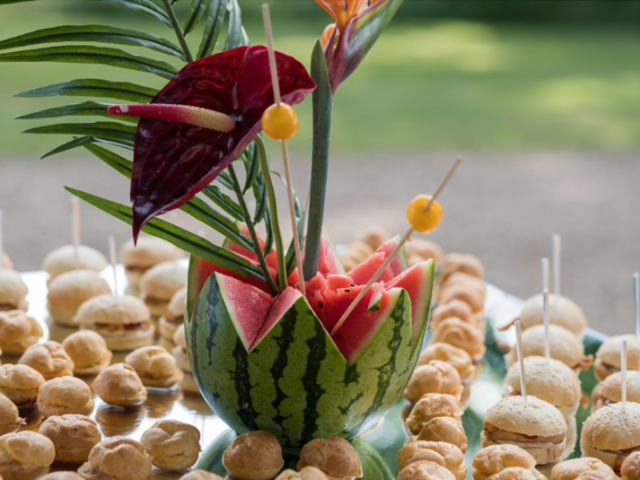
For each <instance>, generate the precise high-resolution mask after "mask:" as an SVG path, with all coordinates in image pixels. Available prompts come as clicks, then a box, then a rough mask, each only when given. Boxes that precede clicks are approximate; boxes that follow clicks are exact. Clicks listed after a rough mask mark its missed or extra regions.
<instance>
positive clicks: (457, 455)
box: [398, 441, 467, 480]
mask: <svg viewBox="0 0 640 480" xmlns="http://www.w3.org/2000/svg"><path fill="white" fill-rule="evenodd" d="M423 460H425V461H429V462H435V463H437V464H438V465H440V466H442V467H444V468H446V469H447V470H449V471H450V472H451V473H453V475H454V477H456V480H464V478H465V477H466V476H467V466H466V465H465V464H464V454H463V453H462V451H461V450H460V449H459V448H458V447H456V446H455V445H451V444H450V443H446V442H425V441H416V442H411V443H408V444H407V445H405V446H404V447H403V448H402V449H400V451H399V452H398V469H399V470H400V471H402V470H404V469H405V468H407V466H409V465H410V464H412V463H415V462H419V461H423Z"/></svg>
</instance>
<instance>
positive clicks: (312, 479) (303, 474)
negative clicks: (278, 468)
mask: <svg viewBox="0 0 640 480" xmlns="http://www.w3.org/2000/svg"><path fill="white" fill-rule="evenodd" d="M181 480H182V479H181ZM194 480H195V479H194ZM276 480H329V479H328V477H327V476H326V475H325V474H324V472H323V471H322V470H320V469H319V468H316V467H304V468H303V469H301V470H300V471H299V472H296V471H295V470H291V469H289V468H288V469H286V470H283V471H282V472H280V475H278V476H277V477H276Z"/></svg>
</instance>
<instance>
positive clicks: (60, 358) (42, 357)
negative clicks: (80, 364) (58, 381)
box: [18, 340, 74, 380]
mask: <svg viewBox="0 0 640 480" xmlns="http://www.w3.org/2000/svg"><path fill="white" fill-rule="evenodd" d="M18 364H20V365H28V366H30V367H31V368H33V369H34V370H37V371H38V372H40V373H41V374H42V376H43V377H44V379H45V380H51V379H52V378H57V377H64V376H72V375H73V368H74V365H73V360H71V357H69V355H68V354H67V352H66V351H65V349H64V348H63V347H62V345H60V344H59V343H58V342H54V341H51V340H50V341H48V342H44V343H36V344H35V345H32V346H30V347H29V348H27V350H26V351H25V352H24V353H23V354H22V356H21V357H20V360H19V361H18Z"/></svg>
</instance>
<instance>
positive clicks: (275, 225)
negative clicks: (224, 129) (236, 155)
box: [255, 135, 288, 290]
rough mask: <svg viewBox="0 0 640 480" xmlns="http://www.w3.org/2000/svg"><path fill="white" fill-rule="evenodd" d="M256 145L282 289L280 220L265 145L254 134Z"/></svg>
mask: <svg viewBox="0 0 640 480" xmlns="http://www.w3.org/2000/svg"><path fill="white" fill-rule="evenodd" d="M255 142H256V147H257V148H258V157H259V158H260V169H261V170H262V177H263V179H264V188H266V189H267V200H268V202H269V214H270V215H271V230H272V233H273V239H274V242H275V244H276V254H277V255H278V284H279V285H280V288H281V289H282V290H284V289H285V288H287V286H288V283H287V261H286V259H285V252H284V243H282V232H281V231H280V220H279V218H278V203H277V202H276V194H275V191H274V189H273V182H272V181H271V173H270V170H269V162H268V161H267V147H266V146H265V144H264V140H262V137H260V135H257V136H256V140H255Z"/></svg>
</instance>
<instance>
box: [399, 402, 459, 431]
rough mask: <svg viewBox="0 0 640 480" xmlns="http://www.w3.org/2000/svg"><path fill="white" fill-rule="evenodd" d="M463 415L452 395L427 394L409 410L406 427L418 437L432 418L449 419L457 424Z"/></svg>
mask: <svg viewBox="0 0 640 480" xmlns="http://www.w3.org/2000/svg"><path fill="white" fill-rule="evenodd" d="M463 413H464V411H463V409H462V405H460V402H459V401H458V399H457V398H456V397H454V396H453V395H446V394H442V393H427V394H426V395H424V396H423V397H422V398H421V399H420V400H418V402H417V403H416V404H415V406H414V407H413V409H412V410H411V414H410V415H409V418H407V421H406V426H407V428H408V429H409V431H410V432H411V433H413V434H414V435H418V434H419V433H420V432H421V431H422V429H423V428H424V427H425V425H426V424H427V422H428V421H429V420H431V419H432V418H436V417H451V418H454V419H456V420H457V421H458V422H459V421H460V418H461V417H462V414H463Z"/></svg>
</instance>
